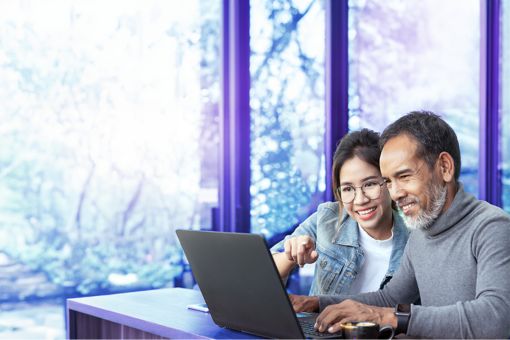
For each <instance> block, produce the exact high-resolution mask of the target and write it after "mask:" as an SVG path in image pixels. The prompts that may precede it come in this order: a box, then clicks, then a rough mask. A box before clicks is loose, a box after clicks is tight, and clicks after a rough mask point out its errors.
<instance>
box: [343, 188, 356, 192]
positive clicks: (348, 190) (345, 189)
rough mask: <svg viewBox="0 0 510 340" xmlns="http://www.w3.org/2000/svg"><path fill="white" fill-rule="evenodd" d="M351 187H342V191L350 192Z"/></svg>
mask: <svg viewBox="0 0 510 340" xmlns="http://www.w3.org/2000/svg"><path fill="white" fill-rule="evenodd" d="M352 190H353V189H352V187H343V188H342V192H351V191H352Z"/></svg>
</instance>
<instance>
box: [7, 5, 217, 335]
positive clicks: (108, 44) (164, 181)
mask: <svg viewBox="0 0 510 340" xmlns="http://www.w3.org/2000/svg"><path fill="white" fill-rule="evenodd" d="M220 4H221V2H220V1H199V0H196V1H186V2H185V3H182V2H174V1H157V0H154V1H149V2H145V1H144V2H138V1H128V2H126V1H108V2H104V1H45V2H39V1H11V2H8V3H7V2H2V3H1V4H0V32H1V39H0V41H1V43H0V78H1V79H2V81H1V83H0V88H1V90H0V96H1V98H0V112H1V114H2V128H1V129H0V136H1V138H0V140H1V144H0V145H1V146H0V171H1V173H2V180H1V181H0V197H1V198H0V249H1V250H0V257H1V258H2V261H3V262H2V263H5V261H7V262H8V263H12V264H16V265H20V266H23V268H24V271H23V275H24V276H23V277H21V276H20V277H16V275H22V274H21V273H20V272H12V273H10V275H13V276H14V277H13V278H12V280H15V282H17V283H19V284H16V285H15V287H14V288H12V289H9V290H8V293H4V290H2V292H3V293H2V299H4V300H3V301H6V300H7V301H17V300H24V299H27V300H28V299H30V300H33V299H39V298H41V299H44V298H49V297H59V296H60V297H62V296H65V295H66V294H90V293H94V292H95V293H98V292H106V291H119V290H123V289H135V288H151V287H162V286H167V285H172V283H173V278H174V276H176V275H177V274H178V273H179V272H180V270H181V267H180V265H179V263H178V262H179V261H180V252H179V247H177V243H176V242H177V241H176V238H175V235H174V229H176V228H179V227H186V228H189V227H193V228H198V227H200V226H208V225H209V224H210V223H211V221H210V216H211V214H210V208H211V207H212V206H215V205H217V196H218V194H217V190H218V189H217V188H218V173H217V168H218V167H217V163H218V143H219V137H218V136H219V133H218V105H217V103H218V98H219V81H218V69H219V52H218V51H219V31H220ZM23 282H27V284H23ZM34 282H35V283H34ZM62 301H63V300H62ZM59 316H62V312H61V310H59ZM0 328H1V327H0ZM62 336H63V335H62ZM26 337H34V335H33V334H32V333H30V334H29V335H27V336H26ZM36 337H39V336H36Z"/></svg>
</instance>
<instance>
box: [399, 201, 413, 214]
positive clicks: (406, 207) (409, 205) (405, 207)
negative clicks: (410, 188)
mask: <svg viewBox="0 0 510 340" xmlns="http://www.w3.org/2000/svg"><path fill="white" fill-rule="evenodd" d="M415 204H416V203H414V202H413V203H407V204H404V205H401V206H400V209H401V210H402V212H403V213H404V214H406V215H407V213H408V212H409V210H411V208H412V207H413V206H414V205H415Z"/></svg>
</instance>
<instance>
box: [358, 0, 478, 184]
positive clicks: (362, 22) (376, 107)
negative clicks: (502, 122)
mask: <svg viewBox="0 0 510 340" xmlns="http://www.w3.org/2000/svg"><path fill="white" fill-rule="evenodd" d="M446 28H447V29H446ZM452 42H455V43H452ZM479 49H480V3H479V1H478V0H468V1H462V0H455V1H440V0H427V1H422V0H411V1H376V0H367V1H359V0H351V1H349V78H350V79H349V128H350V129H352V130H356V129H359V128H362V127H368V128H371V129H373V130H376V131H380V132H381V131H382V130H383V129H384V128H385V127H386V126H387V125H388V124H389V123H391V122H392V121H394V120H396V119H397V118H398V117H400V116H401V115H402V114H404V113H407V112H409V111H413V110H422V109H425V110H429V111H433V112H436V113H438V114H440V115H442V116H443V117H444V118H445V119H446V121H448V123H449V124H450V125H451V126H452V127H453V129H454V130H455V132H456V133H457V136H458V138H459V143H460V147H461V153H462V169H461V170H462V171H461V180H462V181H463V182H464V185H465V188H466V190H467V191H469V192H471V193H473V194H477V193H478V161H479V160H478V135H479V134H478V126H479V79H480V76H479V69H480V66H479V65H480V58H479V55H480V50H479Z"/></svg>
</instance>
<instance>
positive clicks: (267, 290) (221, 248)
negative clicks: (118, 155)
mask: <svg viewBox="0 0 510 340" xmlns="http://www.w3.org/2000/svg"><path fill="white" fill-rule="evenodd" d="M176 233H177V236H178V238H179V241H180V242H181V245H182V248H183V249H184V253H185V254H186V257H187V259H188V261H189V263H190V265H191V270H192V271H193V274H194V276H195V279H196V281H197V283H198V286H199V287H200V290H201V292H202V295H203V296H204V300H205V302H206V303H207V306H208V307H209V311H210V313H211V317H212V319H213V320H214V322H215V323H216V324H217V325H219V326H221V327H227V328H231V329H235V330H238V331H242V332H247V333H251V334H255V335H258V336H263V337H270V338H304V337H306V338H326V337H328V338H333V337H339V334H337V335H336V336H335V335H332V334H329V333H318V332H315V331H314V330H313V324H314V323H315V318H316V316H317V314H314V313H306V315H302V314H301V313H300V315H299V317H298V315H296V314H295V313H294V310H293V308H292V305H291V303H290V300H289V298H288V296H287V293H286V291H285V287H284V286H283V283H282V281H281V279H280V276H279V274H278V270H277V269H276V265H275V263H274V261H273V257H272V255H271V254H270V252H269V250H268V248H267V245H266V242H265V240H264V238H263V237H262V236H260V235H255V234H240V233H223V232H207V231H193V230H177V231H176ZM298 320H299V321H298ZM303 324H304V325H303Z"/></svg>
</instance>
